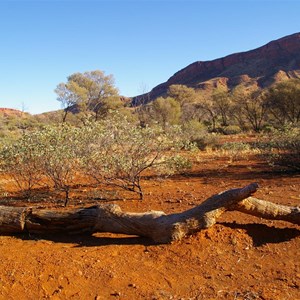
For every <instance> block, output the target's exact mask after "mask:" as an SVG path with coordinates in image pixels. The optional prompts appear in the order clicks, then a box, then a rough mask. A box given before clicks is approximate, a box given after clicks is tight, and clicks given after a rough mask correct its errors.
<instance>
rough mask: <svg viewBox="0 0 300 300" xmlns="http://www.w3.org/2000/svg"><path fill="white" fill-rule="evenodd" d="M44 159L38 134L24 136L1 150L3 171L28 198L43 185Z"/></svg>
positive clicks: (0, 161)
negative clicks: (33, 190) (35, 189)
mask: <svg viewBox="0 0 300 300" xmlns="http://www.w3.org/2000/svg"><path fill="white" fill-rule="evenodd" d="M43 159H44V158H43V155H42V146H41V144H40V142H39V134H37V133H27V134H24V135H23V136H22V137H21V138H20V139H19V140H17V141H14V142H12V143H10V144H6V145H3V146H2V148H1V150H0V168H1V171H2V172H5V173H6V174H8V175H10V176H11V177H12V179H13V180H14V182H15V183H16V185H17V187H18V188H19V189H20V190H21V191H23V192H25V194H26V196H28V197H29V196H30V195H31V191H32V189H33V188H34V187H37V186H40V185H41V182H42V179H43V171H42V168H41V162H42V161H43Z"/></svg>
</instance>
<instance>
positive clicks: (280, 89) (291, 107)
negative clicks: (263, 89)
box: [266, 79, 300, 125]
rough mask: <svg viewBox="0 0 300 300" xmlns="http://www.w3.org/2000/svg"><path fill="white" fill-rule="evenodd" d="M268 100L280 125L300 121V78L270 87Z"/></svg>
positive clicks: (267, 95)
mask: <svg viewBox="0 0 300 300" xmlns="http://www.w3.org/2000/svg"><path fill="white" fill-rule="evenodd" d="M266 101H267V103H268V106H269V108H270V112H271V114H272V115H273V116H274V117H275V119H276V120H277V121H278V122H279V124H280V125H285V124H286V123H292V124H296V123H299V122H300V80H299V79H292V80H288V81H285V82H281V83H278V84H277V85H275V86H273V87H272V88H270V89H269V91H268V93H267V94H266Z"/></svg>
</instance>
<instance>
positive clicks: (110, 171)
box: [0, 114, 189, 205]
mask: <svg viewBox="0 0 300 300" xmlns="http://www.w3.org/2000/svg"><path fill="white" fill-rule="evenodd" d="M184 146H185V141H183V140H182V134H181V129H180V127H178V126H175V127H169V128H168V130H167V131H164V130H163V129H162V127H160V126H152V127H149V126H146V127H144V128H142V127H139V126H135V125H134V124H133V123H131V122H129V121H128V120H127V118H126V117H125V116H124V115H122V114H110V115H109V117H108V118H106V119H103V120H101V121H98V122H95V121H89V122H87V123H86V125H85V126H82V127H74V126H71V125H68V124H66V123H63V124H60V125H58V126H46V127H44V128H43V129H41V130H39V131H36V132H28V133H26V134H24V135H23V137H22V138H21V139H19V140H17V141H16V142H15V143H12V144H11V145H7V146H5V147H3V149H2V150H1V153H0V155H1V163H2V169H3V171H5V172H7V173H9V174H10V175H11V176H12V178H13V179H14V180H15V181H16V183H17V184H18V186H19V188H20V189H21V190H27V191H30V190H31V189H32V188H34V187H36V186H38V185H44V186H46V185H47V183H48V182H51V183H52V184H53V186H54V187H55V188H56V189H59V190H63V191H64V192H65V195H66V197H65V205H67V203H68V200H69V193H70V190H71V188H72V186H74V184H75V183H78V182H77V180H78V175H79V174H81V175H82V174H86V175H88V176H90V178H92V179H93V180H96V182H98V183H105V184H108V185H111V186H116V187H121V188H123V189H126V190H129V191H132V192H136V193H138V194H139V195H140V198H142V197H143V191H142V185H141V177H142V176H143V175H144V174H145V172H146V171H147V170H148V169H150V168H151V169H155V170H156V172H157V173H158V174H162V173H163V174H172V173H174V172H177V171H180V170H183V169H184V168H186V167H189V163H188V162H187V160H186V159H185V158H182V157H181V156H179V155H178V153H177V151H178V150H180V149H181V148H184ZM24 184H25V185H24Z"/></svg>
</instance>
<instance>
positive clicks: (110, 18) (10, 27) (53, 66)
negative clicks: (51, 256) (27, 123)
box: [0, 0, 300, 113]
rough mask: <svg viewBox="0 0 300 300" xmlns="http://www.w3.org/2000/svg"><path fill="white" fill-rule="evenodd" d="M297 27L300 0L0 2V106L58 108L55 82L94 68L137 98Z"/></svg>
mask: <svg viewBox="0 0 300 300" xmlns="http://www.w3.org/2000/svg"><path fill="white" fill-rule="evenodd" d="M299 31H300V0H299V1H298V0H294V1H293V0H282V1H279V0H240V1H238V0H235V1H234V0H231V1H230V0H219V1H217V0H211V1H208V0H207V1H205V0H203V1H202V0H198V1H197V0H139V1H138V0H136V1H134V0H123V1H122V0H110V1H109V0H98V1H97V0H94V1H91V0H90V1H89V0H85V1H84V0H82V1H79V0H65V1H59V0H52V1H51V0H48V1H46V0H39V1H37V0H36V1H27V0H23V1H22V0H19V1H17V0H10V1H9V0H0V107H10V108H16V109H22V108H25V110H26V111H28V112H30V113H41V112H46V111H51V110H56V109H59V108H60V104H59V102H58V101H57V100H56V95H55V93H54V92H53V90H54V89H55V87H56V86H57V84H58V83H60V82H65V81H66V78H67V76H69V75H71V74H73V73H75V72H84V71H92V70H96V69H100V70H103V71H105V73H106V74H113V75H114V77H115V81H116V86H117V87H118V88H119V90H120V93H121V94H122V95H124V96H135V95H137V94H140V93H142V92H144V91H145V90H150V89H152V88H153V87H154V86H155V85H157V84H159V83H162V82H164V81H166V80H167V79H168V78H169V77H170V76H172V75H173V74H174V73H175V72H177V71H179V70H180V69H182V68H184V67H186V66H187V65H188V64H190V63H192V62H194V61H199V60H212V59H216V58H219V57H223V56H226V55H229V54H231V53H235V52H241V51H247V50H250V49H254V48H256V47H259V46H262V45H264V44H265V43H267V42H269V41H271V40H274V39H278V38H280V37H283V36H285V35H289V34H292V33H295V32H299Z"/></svg>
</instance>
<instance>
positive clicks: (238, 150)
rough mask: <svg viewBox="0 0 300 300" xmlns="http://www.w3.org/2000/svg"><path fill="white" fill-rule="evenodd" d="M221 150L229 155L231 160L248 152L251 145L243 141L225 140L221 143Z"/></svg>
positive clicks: (239, 157)
mask: <svg viewBox="0 0 300 300" xmlns="http://www.w3.org/2000/svg"><path fill="white" fill-rule="evenodd" d="M221 150H222V151H223V152H225V153H226V154H227V155H229V157H230V160H231V161H236V160H238V159H241V158H243V157H244V156H245V155H246V154H248V153H249V151H250V150H251V147H250V145H249V144H247V143H243V142H227V143H225V144H223V145H222V147H221Z"/></svg>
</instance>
